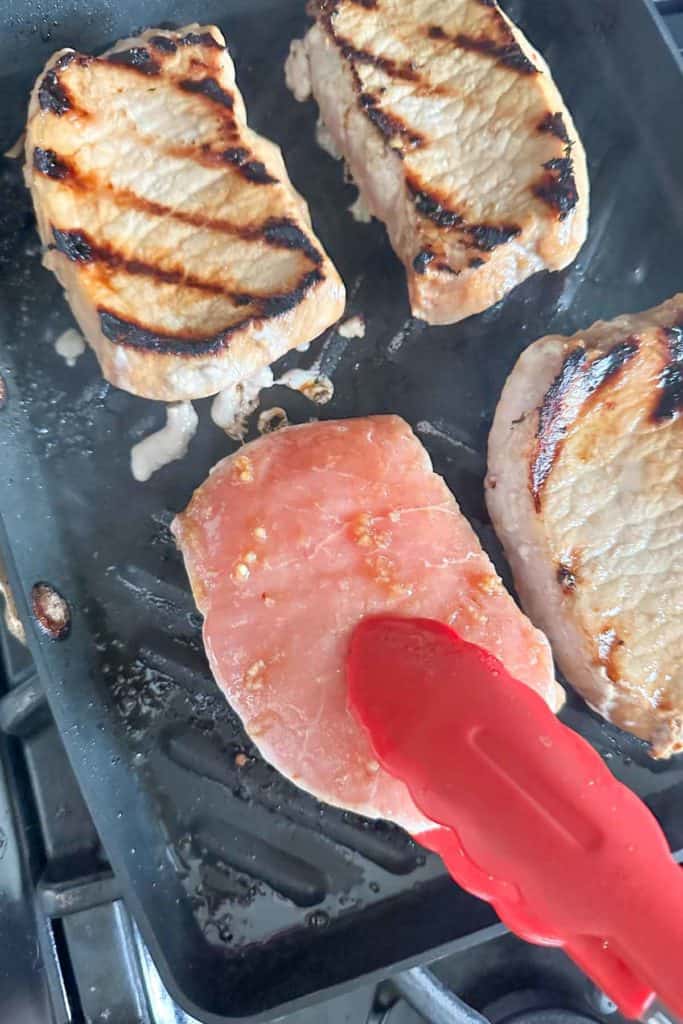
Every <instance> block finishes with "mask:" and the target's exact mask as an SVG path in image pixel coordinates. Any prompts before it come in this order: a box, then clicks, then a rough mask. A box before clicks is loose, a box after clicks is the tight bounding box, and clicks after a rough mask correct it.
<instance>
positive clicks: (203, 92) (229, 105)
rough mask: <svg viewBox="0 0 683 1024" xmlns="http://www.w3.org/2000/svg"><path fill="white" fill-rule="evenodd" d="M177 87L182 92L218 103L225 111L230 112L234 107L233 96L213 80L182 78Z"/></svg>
mask: <svg viewBox="0 0 683 1024" xmlns="http://www.w3.org/2000/svg"><path fill="white" fill-rule="evenodd" d="M178 85H179V86H180V88H181V89H182V90H183V92H191V93H195V94H196V95H198V96H206V98H207V99H209V100H212V101H213V102H214V103H219V104H220V105H221V106H222V107H225V108H226V110H232V109H233V107H234V105H235V100H234V98H233V96H232V95H231V94H230V93H229V92H227V90H226V89H222V88H221V86H220V85H219V84H218V82H217V81H216V79H215V78H183V79H182V80H181V81H180V82H179V83H178Z"/></svg>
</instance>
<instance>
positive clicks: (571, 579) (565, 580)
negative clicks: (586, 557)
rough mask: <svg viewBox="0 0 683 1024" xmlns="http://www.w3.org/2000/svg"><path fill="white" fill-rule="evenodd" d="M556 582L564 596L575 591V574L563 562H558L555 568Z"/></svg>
mask: <svg viewBox="0 0 683 1024" xmlns="http://www.w3.org/2000/svg"><path fill="white" fill-rule="evenodd" d="M557 582H558V583H559V584H560V586H561V587H562V589H563V590H564V592H565V594H571V593H572V591H574V590H576V573H575V572H574V570H573V569H572V568H571V566H569V565H566V564H565V563H564V562H560V564H559V565H558V567H557Z"/></svg>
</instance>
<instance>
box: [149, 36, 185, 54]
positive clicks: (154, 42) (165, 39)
mask: <svg viewBox="0 0 683 1024" xmlns="http://www.w3.org/2000/svg"><path fill="white" fill-rule="evenodd" d="M148 42H149V43H150V45H151V46H153V47H154V48H155V50H161V51H162V52H163V53H175V52H176V50H177V49H178V47H177V45H176V44H175V42H174V41H173V40H172V39H171V37H170V36H150V37H149V39H148Z"/></svg>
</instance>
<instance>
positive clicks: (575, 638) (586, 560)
mask: <svg viewBox="0 0 683 1024" xmlns="http://www.w3.org/2000/svg"><path fill="white" fill-rule="evenodd" d="M682 403H683V294H681V295H677V296H676V297H675V298H673V299H670V300H669V301H668V302H665V303H664V304H663V305H661V306H658V307H656V308H655V309H652V310H649V311H647V312H645V313H639V314H636V315H633V316H620V317H617V318H616V320H612V321H610V322H609V323H604V322H602V321H601V322H599V323H596V324H594V325H593V326H592V327H589V328H588V330H586V331H580V332H579V333H578V334H575V335H573V336H572V337H570V338H565V337H560V336H558V335H551V336H549V337H547V338H542V339H541V340H540V341H537V342H536V343H535V344H533V345H532V346H531V347H530V348H528V349H527V350H526V352H524V353H523V355H522V356H521V358H520V359H519V361H518V363H517V365H516V366H515V368H514V370H513V371H512V373H511V375H510V377H509V378H508V381H507V383H506V385H505V388H504V390H503V394H502V397H501V399H500V402H499V405H498V408H497V410H496V415H495V419H494V423H493V428H492V430H491V436H490V439H489V466H488V477H487V482H486V498H487V503H488V507H489V511H490V513H491V518H492V520H493V523H494V525H495V527H496V529H497V531H498V536H499V537H500V539H501V540H502V542H503V545H504V547H505V551H506V553H507V556H508V559H509V561H510V564H511V565H512V569H513V573H514V577H515V583H516V585H517V589H518V591H519V594H520V597H521V599H522V604H523V606H524V608H525V609H526V611H527V613H528V614H529V615H530V616H531V618H532V620H533V621H534V622H535V623H536V625H537V626H539V627H540V628H541V629H543V630H545V632H546V633H547V635H548V637H549V638H550V641H551V644H552V647H553V651H554V653H555V657H556V658H557V661H558V664H559V666H560V668H561V669H562V671H563V672H564V674H565V675H566V677H567V679H568V680H569V682H570V683H572V684H573V685H574V686H575V687H576V688H577V690H579V691H580V692H581V693H582V694H583V696H584V697H585V698H586V700H587V701H588V703H589V704H590V705H591V706H592V707H593V708H595V709H596V710H597V711H599V712H600V713H601V714H602V715H604V716H605V718H607V719H609V720H610V721H612V722H614V723H615V724H616V725H619V726H621V728H622V729H627V730H628V731H629V732H632V733H635V735H636V736H640V737H642V738H643V739H646V740H648V741H649V742H650V743H651V744H652V751H653V753H654V754H655V756H657V757H666V756H668V755H669V754H672V753H675V752H677V751H679V750H682V749H683V417H682V416H681V409H682Z"/></svg>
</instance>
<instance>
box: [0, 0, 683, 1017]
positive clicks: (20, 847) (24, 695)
mask: <svg viewBox="0 0 683 1024" xmlns="http://www.w3.org/2000/svg"><path fill="white" fill-rule="evenodd" d="M657 7H658V9H659V11H660V13H661V14H662V15H663V16H664V19H665V23H666V26H667V28H668V29H669V31H670V32H671V34H672V36H673V38H674V40H675V42H676V44H677V45H678V46H679V47H680V48H683V0H659V3H658V4H657ZM0 647H1V651H2V664H3V665H4V672H3V671H2V666H1V665H0V1021H3V1022H4V1021H7V1022H8V1024H9V1022H11V1024H79V1022H86V1021H87V1022H95V1024H100V1022H101V1024H192V1022H191V1019H190V1018H189V1017H187V1016H186V1015H185V1014H184V1013H183V1012H182V1011H181V1010H180V1009H179V1008H178V1007H177V1006H175V1004H174V1003H173V1001H172V1000H171V998H170V997H169V995H168V993H167V992H166V991H165V989H164V986H163V984H162V982H161V980H160V978H159V975H158V973H157V971H156V968H155V967H154V964H153V962H152V959H151V957H150V955H149V953H148V951H147V949H146V947H145V945H144V943H143V941H142V939H141V937H140V934H139V932H138V930H137V928H136V926H135V923H134V922H133V920H132V919H131V917H130V915H129V913H128V911H127V910H126V907H125V905H124V904H123V902H122V900H121V899H120V898H119V893H118V889H117V883H116V879H115V877H114V876H113V874H112V871H111V869H110V867H109V864H108V863H107V859H106V855H105V853H104V851H103V850H102V847H101V845H100V842H99V838H98V836H97V833H96V831H95V828H94V826H93V823H92V820H91V818H90V815H89V813H88V810H87V808H86V806H85V803H84V802H83V798H82V797H81V794H80V791H79V788H78V785H77V783H76V780H75V778H74V775H73V772H72V770H71V767H70V765H69V762H68V760H67V757H66V754H65V752H64V748H63V746H62V743H61V740H60V738H59V735H58V733H57V729H56V727H55V725H54V723H53V722H52V721H51V719H50V716H49V713H48V710H47V705H46V702H45V698H44V694H43V692H42V689H41V686H40V683H39V681H38V678H37V676H36V673H35V670H34V668H33V665H32V662H31V659H30V656H29V655H28V653H27V651H26V649H25V648H24V647H23V646H22V645H21V644H19V643H18V642H17V641H16V640H14V639H13V638H12V637H11V636H10V635H9V634H8V633H7V631H5V630H2V629H0ZM432 969H433V972H434V974H435V975H436V976H437V977H438V978H440V979H441V980H442V981H443V982H444V983H445V985H446V986H447V988H448V989H450V990H451V991H453V992H457V993H458V995H459V996H460V997H461V998H462V999H464V1000H465V1001H466V1002H467V1003H468V1004H469V1005H470V1006H472V1007H474V1008H475V1009H476V1010H478V1011H480V1012H484V1013H485V1015H486V1017H487V1018H488V1020H489V1021H491V1022H492V1024H521V1022H522V1021H524V1022H529V1024H531V1022H532V1021H533V1024H581V1021H586V1020H587V1019H589V1020H590V1019H592V1020H594V1021H598V1022H601V1021H602V1022H605V1024H606V1022H607V1021H611V1022H614V1024H618V1022H620V1018H619V1015H618V1014H617V1013H615V1012H614V1007H613V1005H612V1004H610V1003H609V1001H607V1000H606V999H605V998H604V997H603V996H601V994H600V993H599V992H598V991H597V990H596V989H595V988H594V987H593V986H592V985H591V984H590V983H589V982H588V981H586V979H584V978H583V977H582V976H581V975H580V974H579V972H578V971H577V970H576V968H574V967H573V965H572V964H571V963H570V962H569V961H568V960H567V959H566V958H565V957H564V955H563V954H562V953H561V952H559V951H557V950H554V949H545V948H540V947H532V946H529V945H527V944H525V943H523V942H520V941H519V940H517V939H516V938H515V937H514V936H512V935H510V934H508V933H507V932H506V931H505V930H504V929H503V928H502V926H495V927H493V928H488V929H486V930H484V931H482V932H479V933H476V934H474V935H472V936H470V937H469V939H468V940H467V941H465V942H464V943H463V946H462V949H461V951H460V952H458V953H456V954H454V955H452V956H449V957H448V958H447V959H445V960H443V961H440V962H438V963H435V964H433V965H432ZM406 992H408V993H409V992H410V977H409V976H397V977H396V979H394V980H389V981H387V982H385V983H382V984H381V985H379V986H378V987H377V986H374V985H373V986H364V987H360V988H358V989H356V990H355V991H353V992H351V993H345V994H343V995H340V996H339V997H337V998H335V999H332V1000H330V1001H328V1002H326V1003H320V1004H317V1005H315V1006H312V1007H309V1008H308V1009H305V1010H302V1011H300V1012H297V1013H294V1014H290V1015H289V1016H288V1017H287V1024H418V1022H420V1021H424V1020H430V1021H433V1022H436V1024H443V1022H445V1021H448V1022H456V1021H459V1020H460V1018H459V1017H458V1015H457V1011H456V1010H454V1009H453V1008H452V1007H451V1008H449V1007H448V1006H447V1005H446V1003H445V1002H444V1001H443V1000H441V1001H440V999H439V998H438V996H435V997H434V999H433V1000H432V1002H431V1003H430V1005H429V1006H428V1007H427V1009H426V1010H423V1012H424V1013H425V1016H420V1015H419V1014H418V1013H417V1012H416V1011H415V1010H414V1009H413V1008H412V1007H411V1005H410V1004H409V1002H408V1001H406V999H405V997H404V996H405V993H406ZM460 1024H462V1021H460Z"/></svg>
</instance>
